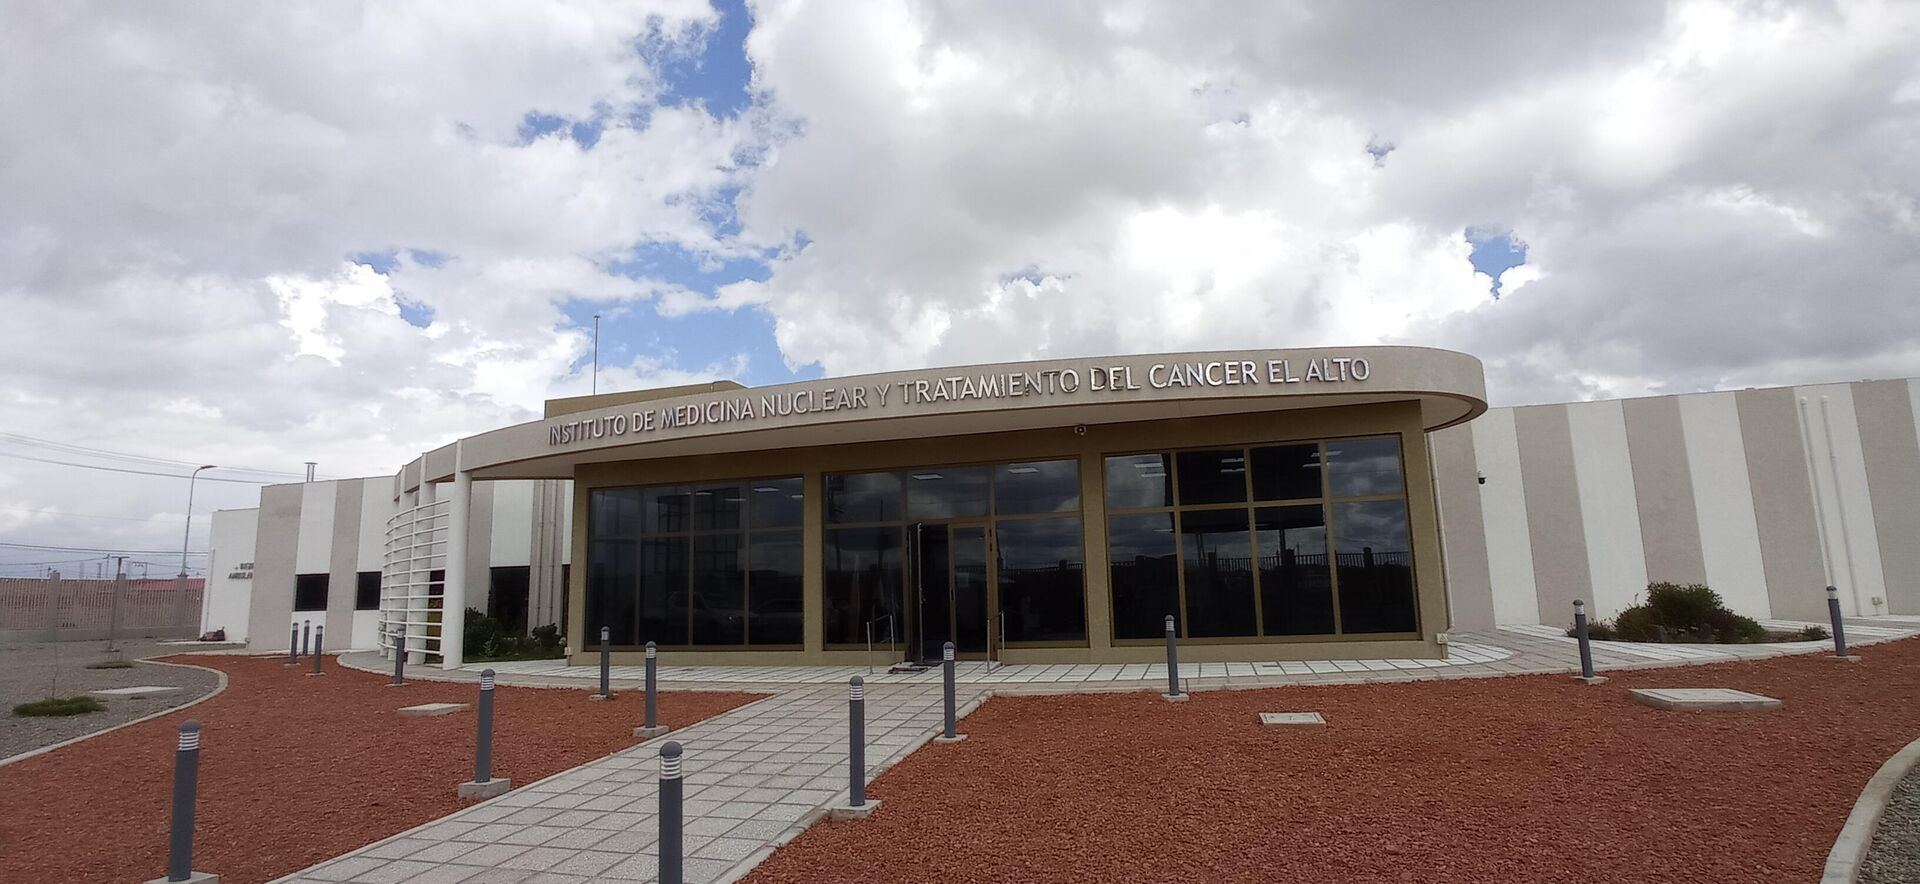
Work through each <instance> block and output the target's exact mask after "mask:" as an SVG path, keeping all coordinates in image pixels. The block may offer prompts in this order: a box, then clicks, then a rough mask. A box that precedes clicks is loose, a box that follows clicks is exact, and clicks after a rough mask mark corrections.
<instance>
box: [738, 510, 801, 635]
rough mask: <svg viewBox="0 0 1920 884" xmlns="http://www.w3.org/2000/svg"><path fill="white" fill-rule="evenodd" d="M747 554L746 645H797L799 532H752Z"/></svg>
mask: <svg viewBox="0 0 1920 884" xmlns="http://www.w3.org/2000/svg"><path fill="white" fill-rule="evenodd" d="M748 554H749V557H750V564H749V565H748V568H747V643H748V644H753V645H797V644H800V643H801V641H802V622H801V616H802V609H803V607H804V605H803V603H802V598H803V595H802V593H801V566H800V562H801V544H800V532H798V531H755V532H753V543H752V545H751V547H750V548H749V549H748Z"/></svg>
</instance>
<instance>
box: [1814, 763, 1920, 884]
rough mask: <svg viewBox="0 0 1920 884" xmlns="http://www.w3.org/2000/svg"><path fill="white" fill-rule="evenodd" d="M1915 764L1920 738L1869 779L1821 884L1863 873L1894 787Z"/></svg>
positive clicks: (1838, 883)
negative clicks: (1862, 863)
mask: <svg viewBox="0 0 1920 884" xmlns="http://www.w3.org/2000/svg"><path fill="white" fill-rule="evenodd" d="M1915 763H1920V740H1914V741H1913V742H1911V743H1908V744H1907V745H1906V748H1904V749H1901V750H1900V751H1898V752H1895V753H1893V757H1892V758H1889V759H1887V762H1886V763H1885V764H1882V765H1880V770H1879V771H1878V772H1876V773H1875V774H1874V775H1873V779H1870V780H1868V781H1867V787H1866V788H1865V789H1862V790H1861V791H1860V800H1858V801H1855V802H1854V803H1853V812H1852V813H1850V814H1847V824H1846V825H1845V826H1842V827H1841V829H1840V837H1839V838H1836V839H1834V842H1833V850H1832V851H1830V852H1828V853H1827V868H1826V871H1825V872H1823V873H1822V874H1821V875H1820V884H1853V880H1854V879H1855V878H1856V877H1858V876H1859V874H1860V861H1861V860H1864V859H1866V858H1867V847H1868V846H1869V845H1871V844H1872V843H1873V833H1874V831H1875V830H1876V829H1878V828H1880V815H1881V814H1882V813H1884V812H1886V809H1887V802H1889V801H1891V800H1892V799H1893V790H1894V789H1895V788H1896V787H1898V786H1899V785H1900V781H1901V780H1904V779H1906V777H1907V773H1908V772H1909V771H1911V770H1912V769H1913V766H1914V764H1915Z"/></svg>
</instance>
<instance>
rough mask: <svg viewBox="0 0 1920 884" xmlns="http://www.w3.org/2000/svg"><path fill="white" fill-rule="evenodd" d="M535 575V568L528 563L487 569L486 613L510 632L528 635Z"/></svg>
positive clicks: (510, 633)
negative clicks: (528, 615)
mask: <svg viewBox="0 0 1920 884" xmlns="http://www.w3.org/2000/svg"><path fill="white" fill-rule="evenodd" d="M532 578H533V569H532V568H530V567H528V566H526V565H508V566H506V567H503V568H491V569H489V570H488V571H487V607H486V612H487V616H488V617H492V618H493V619H495V620H497V621H499V622H500V627H501V628H502V629H505V630H506V631H507V634H508V635H526V634H527V590H528V588H529V587H530V585H531V583H532Z"/></svg>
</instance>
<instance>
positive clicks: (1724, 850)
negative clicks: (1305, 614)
mask: <svg viewBox="0 0 1920 884" xmlns="http://www.w3.org/2000/svg"><path fill="white" fill-rule="evenodd" d="M1865 656H1866V660H1865V661H1864V662H1862V663H1859V664H1840V663H1833V662H1830V661H1827V660H1822V659H1819V658H1813V657H1795V658H1782V659H1774V660H1764V661H1754V662H1741V663H1729V664H1720V665H1714V666H1699V667H1689V668H1684V669H1667V670H1657V671H1642V672H1623V673H1609V674H1610V675H1611V676H1612V680H1611V681H1609V682H1608V683H1607V684H1605V685H1603V686H1599V687H1585V686H1582V685H1579V684H1577V683H1575V682H1574V681H1573V680H1572V679H1569V678H1567V677H1565V676H1523V677H1512V678H1502V679H1483V680H1472V681H1443V682H1427V683H1411V684H1380V685H1352V686H1302V687H1288V688H1274V689H1263V690H1253V691H1219V692H1212V693H1200V694H1197V695H1195V697H1194V699H1193V701H1192V702H1189V703H1179V704H1174V703H1166V702H1164V701H1162V700H1160V699H1158V698H1157V697H1154V696H1153V695H1150V694H1132V695H1095V696H1064V697H1043V698H1024V697H1023V698H1011V697H1001V698H996V699H993V700H991V701H989V702H988V703H986V704H985V705H983V706H982V707H981V708H980V709H979V710H977V711H976V712H975V713H974V714H972V715H971V716H968V718H967V719H966V720H965V721H964V722H963V723H962V728H961V729H962V730H963V731H965V732H966V733H968V734H969V738H968V739H967V740H966V742H963V743H957V744H951V745H938V744H934V745H929V746H927V747H926V748H924V749H922V750H920V751H919V752H916V753H915V754H914V755H912V756H911V757H909V758H908V759H907V760H906V761H904V762H902V763H901V764H899V765H898V766H896V767H894V768H892V769H891V770H889V771H888V772H887V773H885V774H883V775H882V776H880V777H879V778H878V779H876V780H875V781H874V783H873V784H872V788H871V790H870V794H871V795H873V796H874V797H877V798H880V799H881V800H882V801H883V804H882V805H881V807H880V809H879V810H878V811H876V812H875V813H874V815H873V816H871V817H869V818H867V819H865V820H857V821H848V822H836V823H824V824H820V825H816V826H814V827H812V828H811V829H809V830H807V831H806V832H804V833H802V834H801V835H800V836H799V837H798V838H796V839H794V840H793V841H792V842H791V843H789V844H788V845H787V846H785V847H784V848H782V849H781V850H779V851H777V852H776V853H775V854H774V855H773V856H772V857H770V858H769V859H768V861H767V862H765V863H763V864H761V866H760V867H759V868H757V869H756V870H755V871H754V872H753V873H752V874H751V875H750V876H749V877H748V878H747V880H748V881H750V882H754V884H785V882H795V884H798V882H809V884H828V882H856V881H857V882H872V884H878V882H895V881H897V882H926V881H955V882H988V881H1079V882H1135V881H1155V882H1158V881H1167V882H1172V881H1208V882H1255V881H1420V882H1485V881H1527V882H1592V881H1633V882H1681V881H1686V882H1721V881H1725V882H1755V881H1767V882H1773V881H1808V882H1811V881H1817V880H1819V878H1820V874H1821V870H1822V868H1823V867H1824V865H1825V863H1826V856H1827V851H1828V850H1829V849H1830V848H1831V847H1832V845H1833V839H1834V838H1835V837H1836V836H1837V835H1838V834H1839V831H1840V827H1841V825H1842V823H1844V822H1845V820H1846V818H1847V814H1848V812H1849V811H1850V810H1851V809H1852V806H1853V802H1854V800H1855V799H1856V798H1857V797H1858V796H1859V793H1860V790H1861V789H1862V788H1863V787H1864V786H1865V785H1866V782H1867V780H1868V779H1870V778H1871V777H1872V776H1873V774H1874V772H1875V771H1876V770H1877V769H1878V768H1879V766H1880V764H1881V763H1882V762H1883V761H1885V760H1886V759H1887V757H1888V756H1890V755H1892V754H1893V753H1894V752H1896V751H1898V750H1899V749H1900V747H1902V746H1904V745H1906V743H1907V742H1908V741H1910V740H1912V739H1913V738H1914V737H1915V736H1916V735H1920V704H1915V703H1913V702H1912V700H1911V698H1912V697H1914V696H1916V695H1920V640H1906V641H1901V642H1896V643H1889V644H1884V645H1878V646H1875V647H1874V648H1872V649H1870V650H1867V651H1866V654H1865ZM1636 687H1639V688H1644V687H1734V688H1741V689H1745V690H1750V691H1755V692H1757V693H1762V694H1766V695H1769V696H1773V697H1778V698H1780V699H1782V700H1784V701H1785V703H1786V705H1785V707H1784V708H1782V709H1778V710H1774V711H1768V712H1720V713H1684V712H1662V711H1658V710H1654V709H1649V708H1646V707H1643V706H1639V705H1636V704H1634V703H1632V702H1631V701H1630V700H1629V698H1628V697H1627V689H1629V688H1636ZM1309 710H1312V711H1320V712H1322V713H1324V714H1325V715H1326V718H1327V722H1328V724H1327V726H1326V727H1323V728H1279V727H1263V726H1262V725H1260V724H1259V722H1258V718H1257V713H1259V712H1262V711H1273V712H1281V711H1309Z"/></svg>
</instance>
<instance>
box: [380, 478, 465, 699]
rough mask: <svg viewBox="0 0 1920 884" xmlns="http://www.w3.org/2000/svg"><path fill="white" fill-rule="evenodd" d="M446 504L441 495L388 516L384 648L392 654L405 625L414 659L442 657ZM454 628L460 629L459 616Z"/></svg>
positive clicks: (383, 576)
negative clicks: (442, 590)
mask: <svg viewBox="0 0 1920 884" xmlns="http://www.w3.org/2000/svg"><path fill="white" fill-rule="evenodd" d="M448 509H449V507H448V502H447V501H444V500H438V501H434V502H433V503H429V504H424V505H421V506H417V507H414V508H413V509H409V510H402V511H401V512H400V513H399V514H397V515H395V516H394V517H393V518H391V519H388V520H387V548H386V557H385V559H384V561H383V562H382V564H381V568H380V650H381V651H382V652H383V653H384V654H386V655H387V656H389V657H391V655H392V651H393V648H394V646H395V644H396V643H397V642H398V641H399V640H400V639H399V636H400V634H401V630H402V628H403V627H404V629H405V633H406V643H407V651H408V653H409V654H410V655H412V657H413V662H423V661H424V662H437V661H438V659H439V656H440V630H441V628H442V626H441V620H442V611H441V604H442V595H441V588H442V581H444V580H445V575H446V568H447V525H448V522H449V521H450V520H451V516H450V514H449V512H448ZM453 628H455V629H458V628H460V623H459V621H458V620H456V621H454V626H453Z"/></svg>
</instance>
